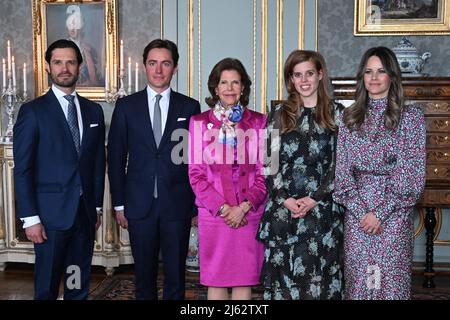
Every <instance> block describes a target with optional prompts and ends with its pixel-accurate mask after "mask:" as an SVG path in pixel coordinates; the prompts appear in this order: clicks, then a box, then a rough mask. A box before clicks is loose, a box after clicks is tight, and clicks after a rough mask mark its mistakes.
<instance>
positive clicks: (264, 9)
mask: <svg viewBox="0 0 450 320" xmlns="http://www.w3.org/2000/svg"><path fill="white" fill-rule="evenodd" d="M266 106H267V0H261V112H262V113H266V109H267V107H266Z"/></svg>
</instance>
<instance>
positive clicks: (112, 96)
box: [105, 71, 127, 103]
mask: <svg viewBox="0 0 450 320" xmlns="http://www.w3.org/2000/svg"><path fill="white" fill-rule="evenodd" d="M114 73H115V72H114ZM124 79H125V75H124V73H123V72H122V71H120V72H119V85H120V86H119V89H118V90H117V83H116V81H115V79H114V85H113V86H112V88H111V89H110V88H109V83H108V81H107V82H106V87H105V100H106V102H108V103H114V102H116V101H117V99H119V98H122V97H124V96H126V95H127V92H126V90H125V86H124V85H123V80H124Z"/></svg>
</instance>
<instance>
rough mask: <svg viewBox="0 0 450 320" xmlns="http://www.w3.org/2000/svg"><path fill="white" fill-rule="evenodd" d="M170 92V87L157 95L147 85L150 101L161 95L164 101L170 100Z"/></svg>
mask: <svg viewBox="0 0 450 320" xmlns="http://www.w3.org/2000/svg"><path fill="white" fill-rule="evenodd" d="M170 92H171V89H170V87H169V88H167V89H166V90H164V91H163V92H161V93H157V92H156V91H155V90H153V89H152V88H151V87H150V86H149V85H147V96H148V97H149V99H150V100H153V99H154V98H155V96H156V95H157V94H160V95H161V96H162V99H168V98H169V96H170Z"/></svg>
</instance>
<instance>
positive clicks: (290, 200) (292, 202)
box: [283, 198, 300, 216]
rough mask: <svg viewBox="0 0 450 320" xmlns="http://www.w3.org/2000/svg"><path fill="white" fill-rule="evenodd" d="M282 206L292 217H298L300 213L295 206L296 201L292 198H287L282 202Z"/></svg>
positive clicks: (298, 208) (296, 205)
mask: <svg viewBox="0 0 450 320" xmlns="http://www.w3.org/2000/svg"><path fill="white" fill-rule="evenodd" d="M283 205H284V207H285V208H286V209H288V210H289V211H290V212H291V214H292V216H294V215H298V214H299V213H300V207H299V206H298V204H297V200H295V199H294V198H288V199H286V200H284V203H283Z"/></svg>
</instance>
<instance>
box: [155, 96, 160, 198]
mask: <svg viewBox="0 0 450 320" xmlns="http://www.w3.org/2000/svg"><path fill="white" fill-rule="evenodd" d="M161 98H162V96H161V95H160V94H157V95H156V96H155V107H154V109H153V136H154V137H155V143H156V147H159V143H160V142H161V137H162V124H161V107H160V106H159V100H161ZM153 197H155V198H158V176H157V175H156V174H155V188H154V190H153Z"/></svg>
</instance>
